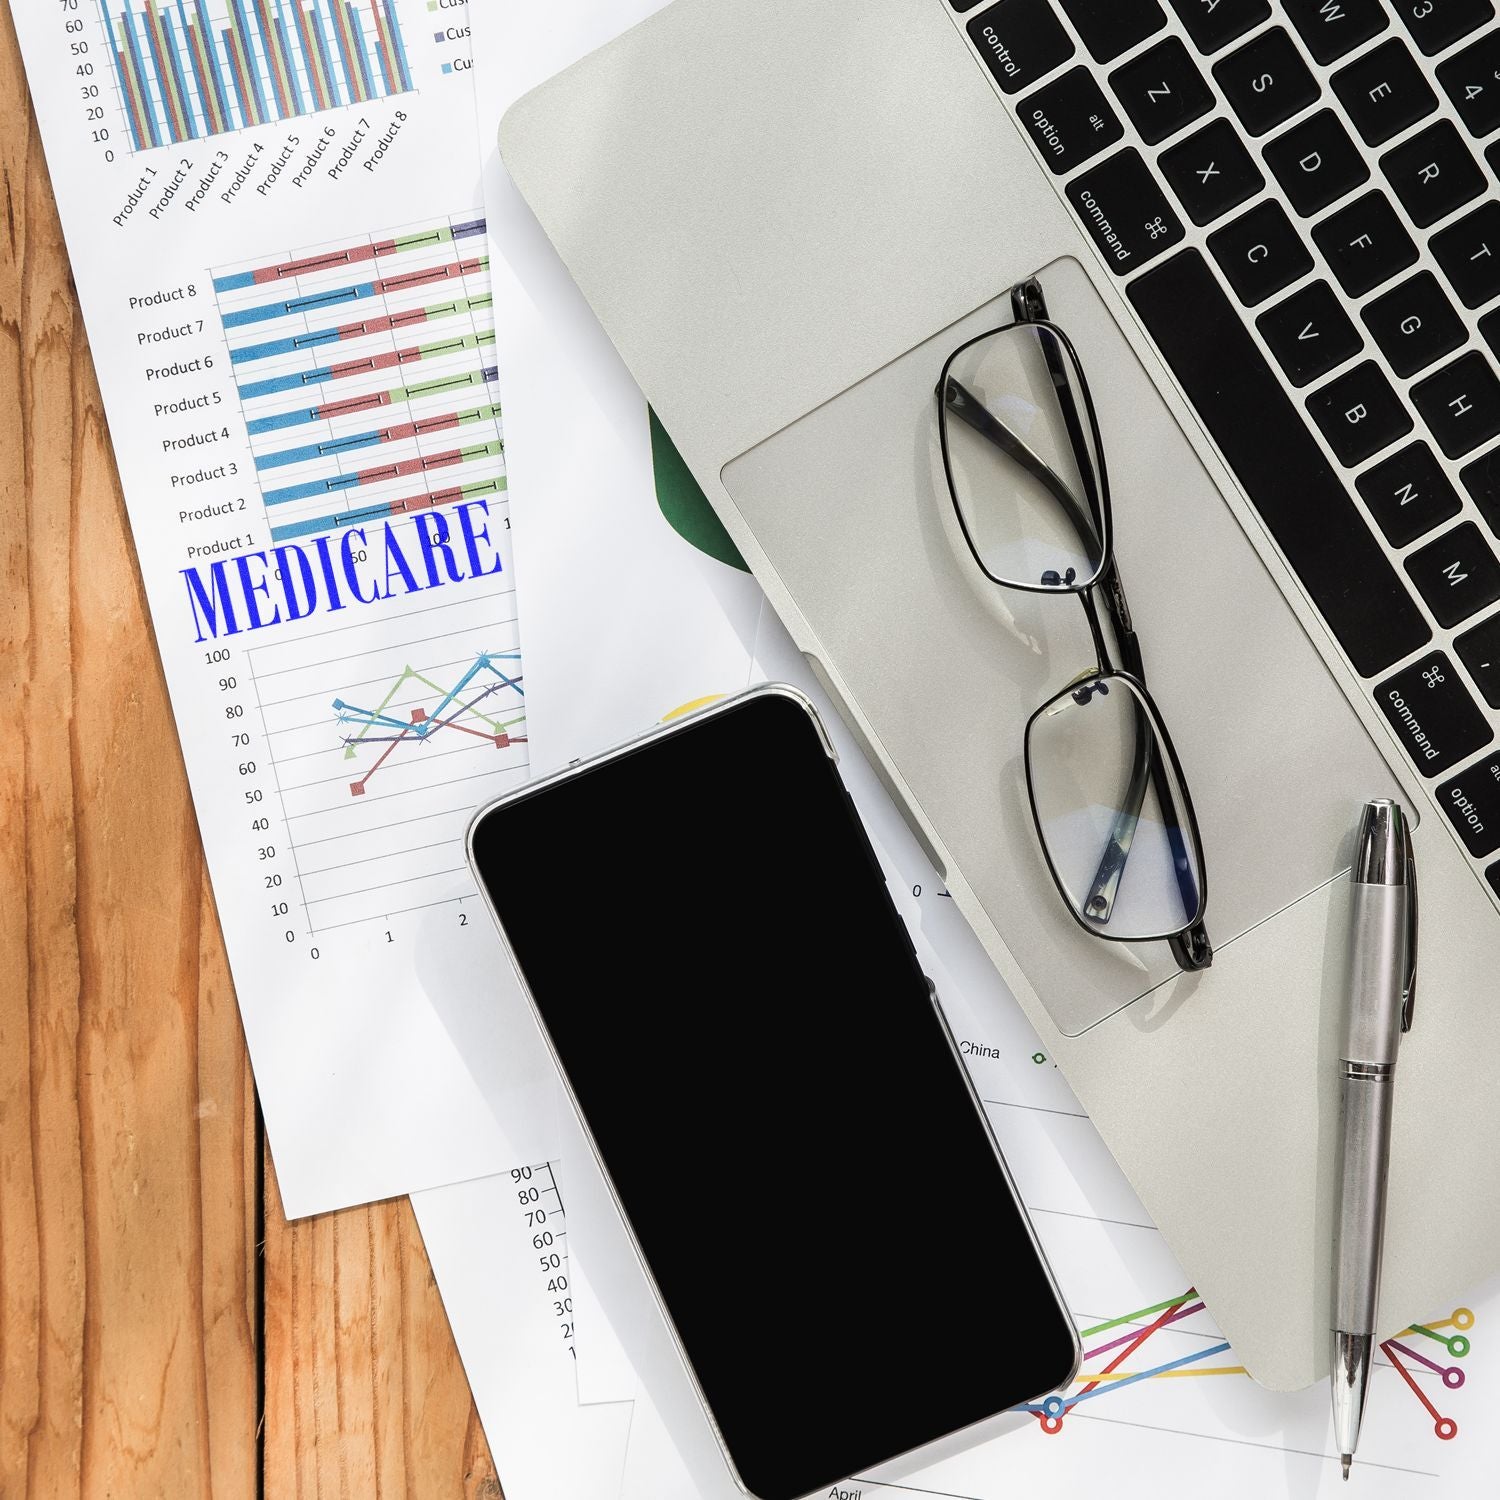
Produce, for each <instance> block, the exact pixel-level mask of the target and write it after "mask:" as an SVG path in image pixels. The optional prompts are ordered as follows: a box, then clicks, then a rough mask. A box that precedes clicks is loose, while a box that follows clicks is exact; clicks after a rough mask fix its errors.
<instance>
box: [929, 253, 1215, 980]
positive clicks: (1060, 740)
mask: <svg viewBox="0 0 1500 1500" xmlns="http://www.w3.org/2000/svg"><path fill="white" fill-rule="evenodd" d="M1011 303H1012V307H1013V309H1014V311H1015V315H1016V321H1015V322H1013V323H1009V324H1007V325H1005V326H1004V327H1002V328H997V329H995V330H994V331H993V332H990V333H985V334H981V335H980V336H979V337H978V338H974V339H970V340H969V341H968V342H967V343H964V344H961V345H960V346H959V347H958V348H957V349H955V350H954V351H953V353H952V354H951V355H950V356H949V358H948V362H947V363H946V364H945V365H944V366H943V373H942V377H941V379H940V380H939V381H938V387H937V402H938V430H939V434H940V438H941V444H942V453H943V469H944V472H945V474H946V475H947V480H948V493H949V498H950V499H951V500H952V502H953V509H954V512H955V514H956V515H957V517H958V525H959V530H960V531H961V532H962V534H963V538H964V541H965V542H966V543H967V545H968V548H969V551H970V553H971V554H972V555H973V558H974V561H975V563H977V564H978V566H979V568H980V570H981V571H982V572H983V574H984V576H985V577H986V578H987V579H988V580H989V581H990V582H991V583H993V584H996V585H998V586H999V587H1001V588H1005V589H1019V590H1022V591H1023V592H1026V593H1032V594H1072V595H1073V596H1074V597H1076V598H1077V599H1078V600H1079V602H1080V603H1081V604H1082V605H1083V612H1084V614H1085V616H1086V617H1087V619H1088V624H1089V632H1090V634H1091V635H1092V637H1093V644H1094V657H1095V660H1094V663H1093V665H1092V666H1090V667H1088V668H1087V669H1085V670H1084V671H1082V672H1080V673H1079V674H1078V675H1077V676H1076V677H1074V679H1073V680H1072V681H1071V682H1070V683H1069V684H1068V685H1067V687H1065V688H1064V689H1063V690H1062V691H1061V692H1059V693H1058V694H1057V695H1056V696H1055V697H1053V698H1050V699H1048V700H1047V701H1046V702H1045V703H1043V704H1042V706H1041V707H1040V708H1038V709H1037V710H1036V712H1035V713H1034V714H1032V716H1031V718H1030V719H1029V720H1028V721H1027V724H1026V737H1025V751H1026V756H1025V759H1026V786H1027V793H1028V796H1029V798H1030V802H1031V812H1032V817H1033V819H1034V821H1035V823H1036V831H1037V837H1038V839H1039V840H1040V843H1041V846H1042V852H1043V854H1044V856H1045V857H1046V860H1047V866H1048V868H1049V869H1050V870H1051V872H1052V878H1053V880H1054V881H1055V882H1056V884H1057V888H1058V890H1059V892H1060V893H1061V894H1062V898H1063V900H1064V902H1065V903H1066V905H1067V908H1068V910H1069V912H1071V913H1072V915H1073V917H1074V919H1075V920H1076V921H1077V922H1078V923H1079V925H1080V926H1082V927H1083V928H1084V929H1085V930H1086V931H1088V932H1091V933H1093V934H1094V936H1095V937H1100V938H1105V939H1107V940H1109V941H1111V942H1126V943H1143V942H1167V943H1169V944H1170V945H1171V949H1172V954H1173V957H1175V958H1176V960H1177V962H1178V964H1179V965H1180V966H1181V967H1182V968H1183V969H1185V970H1196V969H1205V968H1207V967H1208V966H1209V964H1211V963H1212V962H1213V947H1212V944H1211V943H1210V942H1209V939H1208V933H1207V932H1206V931H1205V929H1204V926H1203V912H1204V908H1205V906H1206V904H1207V900H1208V880H1207V875H1206V872H1205V869H1204V861H1203V849H1202V844H1201V841H1200V839H1199V835H1198V822H1197V818H1196V817H1195V815H1194V813H1193V804H1192V799H1191V798H1190V797H1189V795H1188V789H1187V782H1186V779H1185V778H1184V776H1183V773H1182V766H1181V764H1180V763H1179V762H1178V759H1177V752H1176V751H1175V750H1174V749H1173V747H1172V740H1171V737H1170V735H1168V733H1167V729H1166V725H1165V724H1164V723H1163V722H1162V717H1161V714H1160V712H1159V711H1158V709H1157V707H1156V704H1155V702H1154V701H1153V700H1152V697H1151V694H1150V693H1149V692H1148V691H1147V689H1146V680H1145V679H1146V673H1145V667H1144V665H1143V663H1142V661H1141V648H1140V643H1139V642H1138V641H1137V639H1136V635H1135V631H1134V629H1133V628H1132V626H1131V619H1130V609H1129V606H1128V605H1127V604H1126V601H1125V591H1124V589H1123V587H1122V586H1121V583H1120V573H1119V568H1118V566H1117V565H1116V562H1115V556H1114V546H1113V536H1112V532H1113V526H1112V520H1111V513H1110V501H1109V483H1108V480H1107V478H1106V475H1105V469H1104V454H1103V449H1102V446H1101V443H1100V438H1099V426H1098V422H1097V419H1096V418H1095V415H1094V404H1093V401H1092V399H1091V398H1090V396H1089V389H1088V382H1087V381H1086V380H1085V378H1084V374H1083V369H1082V367H1081V366H1080V364H1079V361H1078V355H1077V352H1076V351H1075V350H1074V348H1073V345H1072V343H1071V341H1070V340H1069V338H1068V336H1067V335H1066V334H1065V333H1064V332H1063V331H1062V329H1061V328H1059V327H1057V325H1056V324H1054V323H1051V322H1049V321H1048V319H1047V308H1046V302H1045V299H1044V297H1043V293H1042V288H1041V285H1040V283H1039V282H1037V281H1034V280H1033V281H1028V282H1024V283H1022V285H1020V286H1018V287H1016V288H1015V290H1014V291H1013V292H1012V293H1011ZM1099 597H1102V599H1103V603H1104V611H1105V613H1106V614H1107V615H1108V616H1109V622H1110V626H1111V629H1112V631H1113V634H1114V637H1115V640H1116V644H1117V649H1118V653H1119V658H1120V663H1121V665H1120V666H1119V667H1116V666H1115V665H1114V663H1113V661H1112V660H1111V657H1110V652H1109V647H1108V644H1107V643H1106V641H1105V635H1104V628H1103V624H1102V622H1101V619H1100V610H1099V605H1098V598H1099Z"/></svg>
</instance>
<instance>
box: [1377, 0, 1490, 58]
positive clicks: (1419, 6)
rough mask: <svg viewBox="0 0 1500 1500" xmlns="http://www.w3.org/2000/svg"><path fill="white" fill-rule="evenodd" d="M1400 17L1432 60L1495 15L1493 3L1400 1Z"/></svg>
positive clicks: (1481, 0)
mask: <svg viewBox="0 0 1500 1500" xmlns="http://www.w3.org/2000/svg"><path fill="white" fill-rule="evenodd" d="M1396 14H1397V15H1398V16H1400V17H1401V19H1402V20H1403V21H1404V22H1405V23H1406V29H1407V30H1408V31H1409V32H1411V34H1412V36H1413V37H1415V38H1416V43H1417V46H1419V47H1420V48H1421V49H1422V50H1423V51H1424V52H1425V53H1426V54H1427V55H1428V57H1431V56H1432V55H1433V54H1434V53H1435V52H1441V51H1442V50H1443V48H1444V47H1451V46H1452V45H1453V43H1454V42H1456V41H1457V40H1458V39H1459V37H1461V36H1468V34H1469V33H1470V32H1471V31H1478V30H1479V28H1480V27H1481V26H1483V25H1484V23H1485V22H1486V21H1491V20H1493V19H1494V16H1495V7H1494V4H1493V0H1396Z"/></svg>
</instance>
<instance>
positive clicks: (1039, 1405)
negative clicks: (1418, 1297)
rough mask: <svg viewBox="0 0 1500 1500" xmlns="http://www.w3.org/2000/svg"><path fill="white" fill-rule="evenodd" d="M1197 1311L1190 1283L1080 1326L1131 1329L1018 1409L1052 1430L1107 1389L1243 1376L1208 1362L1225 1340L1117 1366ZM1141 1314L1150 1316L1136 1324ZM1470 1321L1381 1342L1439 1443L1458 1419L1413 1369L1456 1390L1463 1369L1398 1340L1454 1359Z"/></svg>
mask: <svg viewBox="0 0 1500 1500" xmlns="http://www.w3.org/2000/svg"><path fill="white" fill-rule="evenodd" d="M1202 1311H1204V1304H1203V1302H1202V1301H1200V1300H1198V1299H1197V1297H1196V1294H1195V1293H1194V1291H1193V1290H1192V1289H1191V1288H1189V1289H1188V1290H1187V1291H1186V1292H1184V1293H1182V1294H1181V1295H1180V1296H1178V1297H1172V1298H1169V1299H1168V1300H1167V1301H1165V1302H1158V1303H1156V1304H1155V1305H1154V1306H1152V1307H1141V1308H1137V1309H1136V1310H1135V1311H1134V1312H1128V1313H1124V1314H1122V1315H1121V1316H1120V1317H1117V1318H1111V1319H1110V1320H1109V1321H1108V1322H1105V1323H1098V1324H1096V1325H1095V1326H1094V1327H1092V1328H1085V1329H1083V1330H1082V1331H1081V1332H1080V1334H1079V1337H1080V1338H1081V1339H1082V1340H1084V1342H1085V1343H1088V1341H1090V1340H1092V1339H1096V1338H1098V1337H1099V1336H1100V1335H1101V1334H1106V1333H1110V1332H1111V1331H1113V1330H1114V1329H1117V1328H1125V1327H1128V1328H1129V1329H1130V1331H1129V1332H1127V1333H1124V1334H1121V1335H1120V1336H1118V1337H1116V1338H1113V1339H1108V1340H1106V1341H1105V1342H1103V1343H1098V1344H1093V1345H1092V1346H1091V1347H1087V1348H1085V1349H1084V1352H1083V1360H1084V1363H1085V1364H1087V1363H1088V1362H1090V1361H1092V1360H1095V1359H1098V1358H1099V1357H1101V1356H1102V1355H1105V1354H1110V1353H1114V1357H1113V1358H1112V1359H1111V1360H1110V1361H1109V1362H1108V1363H1107V1364H1106V1365H1104V1367H1103V1368H1102V1369H1099V1370H1094V1371H1089V1372H1085V1373H1080V1374H1079V1375H1078V1376H1077V1377H1076V1379H1075V1380H1074V1389H1073V1390H1072V1391H1071V1392H1070V1393H1069V1394H1067V1395H1062V1394H1053V1395H1051V1396H1048V1397H1046V1398H1045V1399H1044V1400H1042V1401H1039V1402H1027V1403H1026V1404H1025V1405H1023V1406H1022V1407H1020V1408H1018V1409H1019V1410H1022V1411H1028V1412H1030V1413H1031V1414H1032V1415H1033V1416H1035V1417H1036V1419H1037V1422H1038V1424H1039V1425H1040V1426H1041V1428H1042V1431H1043V1432H1046V1433H1048V1434H1051V1435H1056V1434H1057V1433H1059V1432H1061V1431H1062V1429H1063V1420H1064V1418H1065V1417H1066V1416H1067V1414H1068V1413H1069V1412H1070V1411H1072V1410H1073V1409H1074V1408H1075V1407H1077V1406H1079V1405H1080V1404H1081V1403H1083V1402H1085V1401H1090V1400H1094V1399H1096V1398H1097V1397H1099V1396H1106V1395H1109V1394H1110V1392H1112V1391H1118V1390H1123V1389H1125V1388H1126V1387H1127V1386H1131V1385H1135V1384H1138V1383H1139V1382H1141V1381H1145V1380H1174V1379H1202V1378H1206V1377H1209V1376H1220V1375H1245V1374H1246V1371H1245V1367H1244V1366H1243V1365H1236V1364H1221V1365H1214V1364H1209V1363H1207V1361H1210V1360H1212V1359H1214V1358H1215V1357H1216V1356H1218V1355H1221V1354H1227V1353H1228V1352H1229V1344H1228V1342H1227V1341H1220V1342H1217V1343H1211V1344H1208V1345H1206V1346H1205V1347H1204V1348H1202V1349H1197V1350H1194V1351H1193V1352H1191V1353H1189V1354H1185V1355H1182V1356H1181V1357H1180V1358H1177V1359H1172V1360H1166V1361H1164V1362H1162V1363H1160V1364H1156V1365H1152V1366H1150V1367H1148V1368H1146V1369H1141V1370H1125V1369H1121V1366H1122V1365H1124V1364H1125V1362H1126V1360H1128V1359H1129V1358H1130V1356H1131V1355H1132V1354H1134V1353H1135V1352H1136V1351H1137V1350H1138V1349H1140V1348H1141V1347H1142V1346H1143V1345H1145V1344H1146V1343H1147V1342H1148V1340H1150V1338H1151V1337H1152V1335H1153V1334H1156V1333H1159V1332H1160V1331H1161V1330H1162V1329H1164V1328H1170V1327H1171V1326H1172V1325H1173V1324H1174V1323H1180V1322H1182V1321H1183V1320H1184V1319H1187V1318H1191V1317H1192V1316H1193V1315H1194V1314H1196V1313H1200V1312H1202ZM1143 1318H1148V1319H1150V1320H1151V1321H1150V1322H1148V1323H1146V1324H1145V1325H1144V1326H1141V1320H1142V1319H1143ZM1473 1325H1474V1314H1473V1313H1472V1312H1471V1311H1470V1310H1469V1309H1468V1308H1466V1307H1460V1308H1458V1309H1456V1310H1455V1312H1454V1313H1453V1316H1452V1317H1451V1318H1446V1319H1443V1320H1441V1321H1439V1322H1436V1323H1431V1324H1413V1325H1412V1326H1411V1327H1410V1328H1408V1329H1407V1330H1406V1332H1405V1333H1404V1334H1403V1335H1402V1338H1401V1339H1391V1340H1388V1341H1387V1342H1386V1343H1384V1344H1382V1345H1381V1346H1380V1347H1381V1349H1382V1351H1383V1352H1384V1354H1385V1356H1386V1358H1387V1359H1388V1360H1389V1361H1390V1362H1391V1366H1392V1368H1393V1369H1394V1370H1395V1371H1396V1372H1397V1374H1399V1375H1400V1376H1401V1378H1402V1380H1403V1381H1404V1382H1405V1384H1406V1386H1407V1387H1408V1389H1409V1390H1410V1391H1411V1393H1412V1394H1413V1395H1414V1396H1415V1397H1416V1399H1417V1401H1418V1402H1419V1403H1420V1404H1421V1406H1422V1408H1423V1409H1424V1410H1425V1411H1426V1413H1427V1415H1428V1416H1429V1417H1431V1418H1432V1424H1433V1432H1434V1433H1435V1434H1436V1435H1437V1437H1438V1438H1440V1439H1441V1440H1442V1441H1444V1442H1449V1441H1451V1440H1452V1439H1453V1438H1455V1437H1456V1436H1457V1435H1458V1423H1457V1422H1456V1421H1455V1420H1454V1419H1453V1418H1452V1417H1448V1416H1444V1415H1443V1414H1442V1413H1441V1412H1439V1411H1438V1409H1437V1407H1436V1406H1435V1405H1434V1404H1433V1402H1432V1400H1431V1398H1430V1397H1429V1396H1428V1395H1427V1393H1426V1391H1424V1390H1423V1389H1422V1387H1421V1386H1420V1385H1419V1384H1418V1382H1417V1380H1416V1377H1415V1375H1414V1374H1413V1370H1414V1369H1415V1368H1416V1367H1418V1366H1420V1367H1422V1368H1424V1369H1426V1370H1429V1371H1431V1372H1432V1373H1433V1374H1435V1375H1437V1376H1439V1377H1440V1379H1441V1380H1442V1383H1443V1385H1444V1386H1445V1387H1446V1388H1447V1389H1448V1390H1457V1389H1459V1388H1460V1387H1461V1386H1462V1385H1463V1384H1464V1379H1465V1376H1464V1372H1463V1370H1461V1369H1460V1368H1458V1366H1456V1365H1445V1364H1442V1363H1440V1362H1439V1361H1438V1360H1436V1359H1433V1358H1431V1357H1430V1356H1429V1355H1428V1354H1424V1353H1423V1352H1422V1351H1421V1350H1420V1349H1417V1348H1413V1347H1412V1346H1411V1345H1409V1344H1407V1343H1404V1342H1402V1339H1406V1338H1411V1337H1417V1338H1422V1337H1425V1338H1428V1339H1431V1340H1434V1341H1435V1342H1436V1343H1437V1344H1439V1345H1441V1346H1442V1348H1443V1349H1445V1350H1446V1351H1447V1353H1448V1354H1449V1355H1450V1356H1451V1357H1452V1358H1453V1359H1462V1358H1463V1357H1464V1356H1465V1355H1467V1354H1468V1352H1469V1350H1470V1347H1471V1344H1470V1340H1469V1338H1468V1337H1467V1330H1468V1329H1470V1328H1472V1327H1473ZM1447 1328H1454V1329H1457V1330H1459V1331H1458V1332H1457V1333H1455V1334H1452V1335H1445V1334H1444V1333H1442V1332H1441V1331H1440V1330H1442V1329H1447ZM1114 1351H1118V1352H1114Z"/></svg>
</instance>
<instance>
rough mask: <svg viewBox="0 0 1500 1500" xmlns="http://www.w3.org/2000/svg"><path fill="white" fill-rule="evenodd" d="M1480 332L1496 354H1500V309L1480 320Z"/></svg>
mask: <svg viewBox="0 0 1500 1500" xmlns="http://www.w3.org/2000/svg"><path fill="white" fill-rule="evenodd" d="M1479 331H1480V333H1482V334H1483V335H1484V337H1485V340H1486V342H1487V343H1488V344H1489V346H1490V348H1491V349H1493V350H1494V351H1495V353H1496V354H1500V308H1497V309H1496V310H1495V311H1494V312H1492V313H1488V314H1486V315H1485V316H1484V317H1482V318H1481V319H1480V320H1479Z"/></svg>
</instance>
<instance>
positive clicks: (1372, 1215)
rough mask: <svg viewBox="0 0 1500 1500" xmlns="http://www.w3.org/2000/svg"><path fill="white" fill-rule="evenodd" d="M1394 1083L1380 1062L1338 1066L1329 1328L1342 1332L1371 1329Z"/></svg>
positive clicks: (1369, 1331) (1391, 1073)
mask: <svg viewBox="0 0 1500 1500" xmlns="http://www.w3.org/2000/svg"><path fill="white" fill-rule="evenodd" d="M1377 1070H1378V1071H1377ZM1395 1085H1396V1076H1395V1073H1394V1071H1392V1070H1391V1069H1390V1068H1389V1067H1386V1066H1384V1065H1381V1064H1376V1065H1373V1066H1371V1065H1367V1064H1362V1063H1345V1065H1344V1079H1343V1094H1344V1097H1343V1105H1344V1108H1343V1116H1344V1126H1343V1131H1344V1139H1343V1143H1342V1144H1343V1149H1342V1151H1341V1152H1340V1153H1339V1155H1340V1160H1341V1161H1342V1162H1343V1177H1342V1180H1341V1182H1340V1184H1339V1206H1338V1234H1337V1237H1336V1239H1335V1240H1334V1246H1333V1256H1334V1278H1333V1326H1334V1327H1335V1328H1336V1329H1338V1330H1340V1331H1341V1332H1343V1333H1354V1334H1373V1333H1374V1332H1375V1309H1376V1301H1377V1299H1378V1297H1379V1293H1380V1260H1381V1256H1382V1254H1383V1253H1384V1248H1385V1195H1386V1177H1387V1172H1386V1166H1387V1163H1388V1162H1389V1160H1390V1144H1391V1104H1392V1101H1393V1099H1394V1097H1395V1092H1396V1088H1395Z"/></svg>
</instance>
